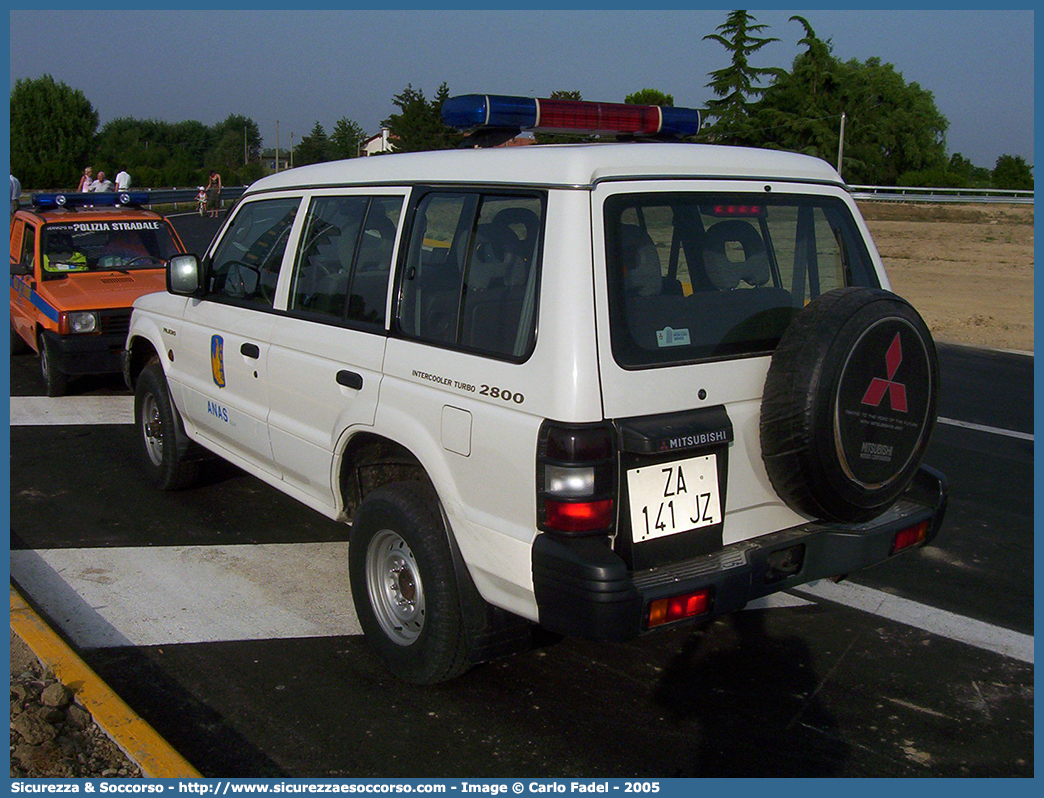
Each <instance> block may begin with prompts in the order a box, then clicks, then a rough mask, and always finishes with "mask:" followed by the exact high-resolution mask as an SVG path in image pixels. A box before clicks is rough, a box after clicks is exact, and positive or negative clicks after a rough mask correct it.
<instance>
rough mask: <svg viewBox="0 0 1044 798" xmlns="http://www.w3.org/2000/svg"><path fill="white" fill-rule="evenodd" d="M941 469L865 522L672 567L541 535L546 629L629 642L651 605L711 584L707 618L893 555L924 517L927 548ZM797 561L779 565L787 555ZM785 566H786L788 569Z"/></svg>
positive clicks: (795, 534) (941, 500)
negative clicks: (632, 565)
mask: <svg viewBox="0 0 1044 798" xmlns="http://www.w3.org/2000/svg"><path fill="white" fill-rule="evenodd" d="M946 500H947V487H946V480H945V477H943V475H942V474H939V473H938V472H936V471H934V470H932V469H929V468H927V467H924V466H922V467H921V469H920V470H919V471H918V472H917V474H916V475H915V477H914V480H913V482H912V483H911V485H910V487H909V488H908V489H907V490H906V492H905V493H904V494H903V496H902V497H901V499H900V500H899V501H897V502H896V503H895V505H893V506H892V507H891V508H890V509H889V510H888V511H886V512H885V513H884V514H882V515H881V516H879V517H878V518H875V519H874V520H873V521H870V522H868V523H865V524H851V525H848V524H823V523H809V524H804V525H802V526H798V527H793V528H791V529H784V530H782V531H780V532H774V533H772V534H769V535H764V536H763V537H759V538H755V539H752V540H746V541H743V542H741V543H736V544H733V545H731V546H726V547H724V548H723V549H722V550H721V551H718V552H714V553H713V554H707V555H703V556H700V557H696V558H694V559H691V560H687V561H685V562H679V563H674V564H672V565H670V566H664V567H660V568H651V569H649V570H647V571H638V572H631V571H629V570H628V569H627V566H626V565H625V563H624V562H623V560H622V559H620V557H619V556H617V555H616V553H615V552H613V550H612V549H610V548H609V547H608V546H607V545H606V543H605V541H604V540H603V539H601V538H564V537H555V536H552V535H547V534H543V535H538V536H537V538H536V541H535V542H534V544H533V586H534V592H535V594H536V601H537V607H538V609H539V613H540V616H539V617H540V624H541V626H543V627H545V628H547V629H549V630H551V631H553V632H558V633H560V634H565V635H570V636H574V637H586V638H593V639H596V640H627V639H630V638H632V637H636V636H638V635H639V634H641V633H642V632H644V631H646V626H645V618H646V616H647V613H648V610H647V608H648V605H649V603H650V602H652V601H655V600H657V599H661V598H668V597H670V596H676V595H679V594H682V593H688V592H693V591H697V590H703V589H709V590H710V591H711V606H710V609H709V611H708V612H707V613H706V614H704V615H701V616H699V617H700V618H701V619H706V618H712V617H714V616H717V615H722V614H725V613H729V612H733V611H735V610H738V609H741V608H742V607H743V606H744V605H746V604H747V602H748V601H751V600H753V599H756V598H760V597H762V596H766V595H769V594H771V593H776V592H779V591H781V590H786V589H787V588H791V587H794V586H796V585H800V584H804V583H805V582H811V581H813V580H816V579H823V578H827V577H835V576H842V575H845V574H850V573H854V572H856V571H859V570H861V569H863V568H866V567H868V566H870V565H874V564H876V563H879V562H883V561H885V560H887V559H889V558H890V557H891V556H893V555H892V546H893V542H894V540H895V535H896V533H897V532H899V531H901V530H904V529H908V528H910V527H913V526H916V525H918V524H920V523H923V522H927V525H928V532H927V537H926V539H925V541H924V543H922V544H920V545H922V546H923V545H926V544H927V543H929V542H930V541H931V540H932V539H934V538H935V536H936V534H937V533H938V531H939V526H940V525H941V523H942V519H943V515H944V513H945V510H946ZM787 550H792V552H793V553H795V554H798V555H799V556H800V563H801V564H800V568H799V569H798V570H797V571H796V572H794V573H790V572H789V571H787V572H786V573H784V572H781V570H780V569H779V568H778V566H779V560H780V557H781V553H782V552H785V551H787ZM784 570H785V569H784Z"/></svg>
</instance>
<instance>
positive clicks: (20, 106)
mask: <svg viewBox="0 0 1044 798" xmlns="http://www.w3.org/2000/svg"><path fill="white" fill-rule="evenodd" d="M97 128H98V113H97V111H95V110H94V107H93V106H92V105H91V103H90V102H89V101H88V100H87V98H86V97H85V96H84V94H83V92H81V91H80V90H78V89H73V88H70V87H69V86H67V85H66V84H64V83H61V82H58V81H55V80H54V78H53V77H51V76H50V75H44V76H43V77H41V78H37V79H32V80H30V79H22V80H19V81H17V82H16V83H15V86H14V88H13V89H12V91H11V171H12V172H13V173H14V174H15V175H17V176H18V178H19V179H20V180H21V181H22V184H23V185H24V186H26V187H27V188H28V187H33V188H64V187H71V186H75V185H76V184H77V182H78V181H79V178H80V175H81V174H83V170H84V167H86V166H92V167H93V168H94V171H95V174H97V173H98V172H99V171H103V172H105V173H106V174H108V175H109V176H110V177H111V176H113V175H115V174H116V172H117V171H119V170H120V169H126V170H127V171H128V172H130V173H131V175H132V176H133V179H134V185H138V186H150V187H155V186H190V185H195V184H197V183H200V182H202V183H206V176H207V173H208V172H209V170H210V169H216V170H218V171H219V172H220V173H221V175H222V178H223V180H224V182H225V184H226V185H236V184H245V183H249V182H251V181H253V180H256V179H257V178H259V177H260V176H261V173H262V170H261V164H260V152H261V134H260V131H259V130H258V126H257V123H256V122H254V120H252V119H250V118H248V117H245V116H240V115H238V114H232V115H230V116H229V117H228V118H227V119H225V121H223V122H219V123H217V124H216V125H211V126H207V125H204V124H203V123H202V122H197V121H192V120H190V121H186V122H161V121H158V120H151V119H150V120H139V119H129V118H121V119H114V120H112V121H110V122H108V123H106V124H105V125H104V126H103V127H102V129H101V130H100V131H98V130H97ZM96 131H97V132H96Z"/></svg>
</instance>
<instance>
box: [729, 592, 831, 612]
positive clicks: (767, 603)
mask: <svg viewBox="0 0 1044 798" xmlns="http://www.w3.org/2000/svg"><path fill="white" fill-rule="evenodd" d="M810 604H815V602H814V601H808V600H807V599H803V598H800V597H798V596H792V595H790V594H789V593H772V594H770V595H768V596H762V597H761V598H756V599H754V600H753V601H749V602H747V606H745V607H744V608H743V609H744V610H779V609H784V608H786V607H807V606H809V605H810Z"/></svg>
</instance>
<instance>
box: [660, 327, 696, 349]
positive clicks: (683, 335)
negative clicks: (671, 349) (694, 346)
mask: <svg viewBox="0 0 1044 798" xmlns="http://www.w3.org/2000/svg"><path fill="white" fill-rule="evenodd" d="M690 343H691V341H690V339H689V330H688V329H687V328H686V329H684V330H675V329H674V328H673V327H664V328H663V329H662V330H657V331H656V345H657V346H660V347H664V346H688V345H689V344H690Z"/></svg>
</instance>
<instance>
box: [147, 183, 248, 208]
mask: <svg viewBox="0 0 1044 798" xmlns="http://www.w3.org/2000/svg"><path fill="white" fill-rule="evenodd" d="M246 189H247V187H246V186H222V187H221V200H222V202H224V201H225V200H237V199H239V198H240V197H241V196H243V192H244V191H246ZM133 190H134V191H146V192H148V194H149V201H148V202H146V203H145V204H146V205H149V206H152V205H177V204H178V203H179V202H192V203H194V202H195V201H196V195H197V194H198V193H199V189H198V188H157V189H151V188H143V189H133Z"/></svg>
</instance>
